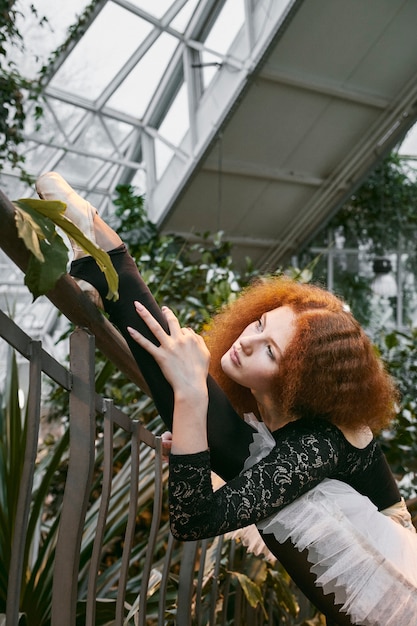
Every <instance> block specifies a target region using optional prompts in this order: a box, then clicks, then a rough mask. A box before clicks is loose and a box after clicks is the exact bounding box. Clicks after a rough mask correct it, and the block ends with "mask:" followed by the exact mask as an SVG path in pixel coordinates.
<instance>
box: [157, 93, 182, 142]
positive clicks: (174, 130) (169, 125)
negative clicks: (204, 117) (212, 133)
mask: <svg viewBox="0 0 417 626" xmlns="http://www.w3.org/2000/svg"><path fill="white" fill-rule="evenodd" d="M189 125H190V122H189V117H188V104H187V90H186V86H185V83H183V85H182V87H181V89H180V90H179V92H178V94H177V96H176V98H175V100H174V102H173V103H172V105H171V107H170V108H169V110H168V113H167V114H166V116H165V118H164V120H163V122H162V124H161V126H160V127H159V133H160V134H161V135H162V136H163V137H165V139H167V140H168V141H170V142H171V143H173V144H174V145H176V146H178V145H179V144H180V142H181V139H182V138H183V137H184V135H185V133H186V131H187V129H188V127H189Z"/></svg>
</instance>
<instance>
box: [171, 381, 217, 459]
mask: <svg viewBox="0 0 417 626" xmlns="http://www.w3.org/2000/svg"><path fill="white" fill-rule="evenodd" d="M207 408H208V393H207V388H206V390H205V392H204V390H202V391H201V392H197V393H194V394H192V393H187V394H186V395H183V394H175V404H174V419H173V427H172V446H171V453H172V454H194V453H195V452H202V451H204V450H207V448H208V441H207Z"/></svg>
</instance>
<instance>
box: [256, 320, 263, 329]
mask: <svg viewBox="0 0 417 626" xmlns="http://www.w3.org/2000/svg"><path fill="white" fill-rule="evenodd" d="M256 328H257V330H262V320H261V319H259V320H256Z"/></svg>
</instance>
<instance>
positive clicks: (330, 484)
mask: <svg viewBox="0 0 417 626" xmlns="http://www.w3.org/2000/svg"><path fill="white" fill-rule="evenodd" d="M247 421H249V422H250V423H251V424H252V425H253V426H254V427H255V428H256V429H257V430H258V432H257V433H255V435H254V443H253V445H252V447H251V450H250V452H251V455H250V457H249V458H248V460H247V463H246V467H250V466H251V465H253V463H255V462H256V461H258V460H259V459H260V458H261V457H263V456H265V454H266V453H267V452H268V451H269V449H270V448H271V446H272V445H275V441H274V440H273V438H272V436H271V435H270V433H269V432H268V431H267V429H264V425H263V424H259V422H257V421H256V420H255V421H256V424H255V423H253V421H252V419H251V418H248V420H247ZM263 429H264V430H263ZM264 431H266V432H264ZM405 523H406V521H405ZM258 528H259V529H260V530H262V531H263V532H264V533H270V534H273V535H274V536H275V538H276V539H277V540H278V541H279V542H284V541H286V540H287V539H291V541H292V543H293V544H294V545H295V546H296V547H297V548H298V550H300V551H301V550H304V549H307V550H308V559H309V561H310V562H311V564H312V568H311V570H312V572H314V573H315V574H316V576H317V585H318V586H320V587H322V588H323V591H324V593H334V594H335V599H336V603H337V604H340V605H342V606H343V611H345V612H346V613H347V614H348V615H349V617H350V620H351V621H352V623H353V624H360V625H361V626H414V625H417V534H416V533H415V530H414V528H413V527H412V528H411V530H410V529H409V528H406V527H404V526H403V525H401V524H400V523H398V521H394V519H392V518H391V517H389V516H387V515H384V514H383V513H381V512H379V511H378V510H377V508H376V507H375V506H374V505H373V504H372V502H371V501H370V500H369V499H368V498H366V497H365V496H361V495H360V494H359V493H358V492H357V491H355V490H354V489H352V488H351V487H350V486H349V485H346V484H345V483H343V482H340V481H338V480H330V479H328V480H324V481H323V482H322V483H320V484H319V485H318V486H317V487H315V488H314V489H312V490H311V491H309V492H307V493H306V494H304V495H303V496H301V497H300V498H298V499H297V500H296V501H295V502H293V503H292V504H290V505H288V506H286V507H285V508H284V509H283V510H282V511H280V512H279V513H277V514H276V515H273V516H272V517H270V518H269V519H267V520H264V521H263V522H262V523H260V524H258Z"/></svg>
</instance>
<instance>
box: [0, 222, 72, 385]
mask: <svg viewBox="0 0 417 626" xmlns="http://www.w3.org/2000/svg"><path fill="white" fill-rule="evenodd" d="M0 230H1V229H0ZM0 336H1V337H3V338H4V339H5V340H6V341H7V343H8V344H9V345H10V346H12V347H13V348H15V350H17V351H18V352H19V353H20V354H21V355H22V356H24V357H25V358H26V359H28V360H29V361H30V359H31V345H32V339H31V338H30V337H29V335H27V334H26V333H25V332H24V331H23V330H22V329H21V328H19V326H17V324H15V322H14V321H13V320H11V319H10V318H9V317H8V316H7V315H6V314H5V313H4V312H3V311H1V310H0ZM40 358H41V367H42V371H43V372H45V374H47V375H48V376H49V378H51V379H52V380H54V381H55V382H56V383H58V385H60V386H61V387H63V388H64V389H66V390H67V391H69V390H70V389H71V375H70V373H69V372H68V370H67V369H66V368H65V367H64V366H63V365H61V364H60V363H58V362H57V361H55V359H53V358H52V357H51V356H50V355H49V354H48V353H47V352H46V351H45V350H43V349H41V354H40Z"/></svg>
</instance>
